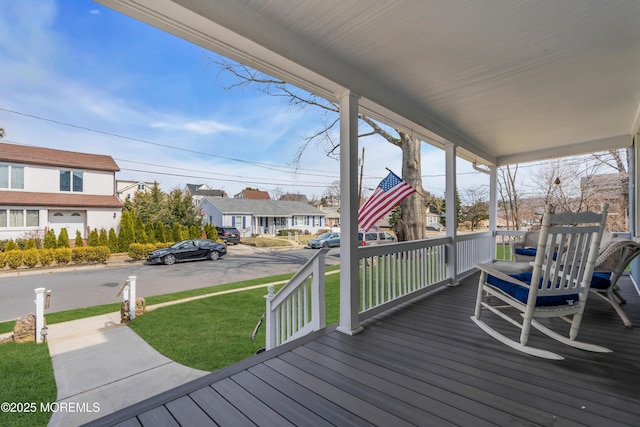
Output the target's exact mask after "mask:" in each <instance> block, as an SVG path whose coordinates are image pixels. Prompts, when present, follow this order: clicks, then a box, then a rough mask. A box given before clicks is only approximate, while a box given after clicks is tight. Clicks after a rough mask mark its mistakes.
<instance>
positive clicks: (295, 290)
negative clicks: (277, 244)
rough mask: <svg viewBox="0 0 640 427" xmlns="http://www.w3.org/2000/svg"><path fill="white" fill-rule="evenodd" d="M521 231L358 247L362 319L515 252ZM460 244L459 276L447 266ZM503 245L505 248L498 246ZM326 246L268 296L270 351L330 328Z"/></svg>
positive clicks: (360, 314)
mask: <svg viewBox="0 0 640 427" xmlns="http://www.w3.org/2000/svg"><path fill="white" fill-rule="evenodd" d="M522 234H523V232H520V231H506V232H505V231H500V232H499V233H497V236H496V235H493V234H492V233H490V232H484V233H469V234H464V235H459V236H457V237H456V242H455V243H453V242H452V239H451V237H442V238H437V239H427V240H417V241H411V242H401V243H391V244H385V245H377V246H365V247H359V248H358V259H359V264H358V265H359V276H360V280H359V289H358V293H359V309H358V321H360V322H361V321H363V320H365V319H368V318H370V317H372V316H375V315H376V314H378V313H381V312H383V311H386V310H389V309H391V308H393V307H395V306H397V305H399V304H402V303H404V302H406V301H408V300H410V299H413V298H415V297H417V296H419V295H421V294H423V293H426V292H429V291H430V290H432V289H434V288H436V287H438V286H441V285H445V284H449V283H453V282H454V281H456V280H457V279H458V278H459V277H462V276H465V275H466V274H469V273H471V272H473V271H475V265H476V264H477V263H482V262H487V261H491V260H492V259H493V257H494V254H495V253H496V252H498V253H501V254H507V255H509V254H510V252H509V241H510V240H511V239H516V238H518V236H520V235H522ZM452 244H454V245H455V252H456V254H457V255H456V273H455V274H456V277H451V276H450V275H449V274H448V270H447V262H448V260H447V257H446V254H447V248H448V246H450V245H452ZM497 245H498V246H499V245H502V246H503V250H502V251H500V250H496V249H498V246H497ZM327 251H328V249H321V250H320V251H319V252H318V253H316V254H315V255H314V256H313V257H312V258H311V259H310V260H309V261H308V262H307V263H306V264H305V266H304V267H302V269H301V270H300V271H299V272H298V273H297V274H296V275H295V276H294V277H293V278H292V279H291V280H290V281H289V282H288V283H287V284H286V285H285V286H283V287H282V289H280V291H279V292H278V293H277V294H275V295H274V294H273V289H272V288H271V289H270V291H269V295H267V315H266V324H267V343H266V347H267V349H271V348H274V347H277V346H278V345H281V344H283V343H285V342H287V341H291V340H293V339H296V338H298V337H301V336H304V335H306V334H308V333H310V332H313V331H316V330H319V329H321V328H323V327H324V326H325V296H324V295H325V291H324V275H325V271H324V257H325V254H326V252H327Z"/></svg>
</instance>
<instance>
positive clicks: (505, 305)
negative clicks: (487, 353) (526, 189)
mask: <svg viewBox="0 0 640 427" xmlns="http://www.w3.org/2000/svg"><path fill="white" fill-rule="evenodd" d="M607 209H608V205H606V204H603V205H602V210H601V212H600V213H593V212H582V213H578V214H574V213H558V214H554V213H552V211H551V206H550V205H547V206H546V208H545V213H544V216H543V219H542V227H541V229H540V235H539V238H538V245H537V250H536V257H535V261H534V262H533V270H532V271H525V272H521V273H517V274H511V275H507V274H505V273H503V272H501V271H500V270H498V269H496V268H494V266H492V265H491V264H478V265H477V267H478V268H479V269H480V272H481V273H480V281H479V283H478V295H477V300H476V305H475V313H474V316H472V317H471V319H472V320H473V321H474V322H475V323H476V324H477V325H478V326H479V327H480V328H481V329H482V330H484V331H485V332H486V333H488V334H489V335H491V336H492V337H493V338H495V339H497V340H498V341H500V342H502V343H503V344H506V345H508V346H509V347H511V348H514V349H516V350H519V351H522V352H524V353H527V354H530V355H533V356H538V357H543V358H547V359H556V360H561V359H564V358H563V357H562V356H560V355H559V354H556V353H553V352H551V351H547V350H542V349H538V348H534V347H530V346H527V342H528V339H529V332H530V330H531V327H532V326H533V327H534V328H536V329H537V330H539V331H540V332H542V333H544V334H545V335H547V336H549V337H551V338H553V339H555V340H557V341H560V342H562V343H564V344H567V345H570V346H572V347H576V348H579V349H582V350H588V351H594V352H603V353H606V352H610V351H611V350H609V349H607V348H604V347H601V346H597V345H594V344H588V343H584V342H580V341H577V340H576V337H577V335H578V330H579V328H580V322H581V321H582V314H583V311H584V307H585V304H586V301H587V297H588V294H589V288H590V284H591V278H592V275H593V270H594V265H595V261H596V257H597V256H598V248H599V246H600V240H601V238H602V233H603V231H604V224H605V220H606V218H607ZM484 310H488V311H490V312H492V313H494V314H496V315H498V316H499V317H500V318H502V319H504V320H507V321H508V322H509V323H511V324H512V325H514V326H516V327H518V328H519V329H520V341H519V342H518V341H516V340H513V339H511V338H509V337H507V336H505V335H503V334H501V333H500V332H498V331H497V330H496V329H494V328H492V327H491V326H489V325H488V324H487V323H486V322H485V321H484V320H483V319H482V317H481V315H482V313H483V311H484ZM508 310H516V311H518V312H519V313H518V314H519V315H520V316H519V317H521V318H522V320H520V319H519V317H517V318H514V317H515V316H511V315H509V314H508ZM553 317H559V318H561V319H563V320H566V321H567V322H569V323H570V324H571V327H570V331H569V336H568V337H567V336H565V335H562V334H559V333H557V332H555V331H553V330H551V329H549V328H547V327H546V326H544V325H542V324H541V323H540V322H538V321H537V320H536V318H553Z"/></svg>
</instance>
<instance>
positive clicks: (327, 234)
mask: <svg viewBox="0 0 640 427" xmlns="http://www.w3.org/2000/svg"><path fill="white" fill-rule="evenodd" d="M329 237H331V233H323V234H321V235H320V236H318V239H328V238H329Z"/></svg>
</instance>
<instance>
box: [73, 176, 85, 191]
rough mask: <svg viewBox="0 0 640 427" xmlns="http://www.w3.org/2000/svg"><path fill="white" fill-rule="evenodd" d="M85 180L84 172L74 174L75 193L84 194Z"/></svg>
mask: <svg viewBox="0 0 640 427" xmlns="http://www.w3.org/2000/svg"><path fill="white" fill-rule="evenodd" d="M83 178H84V174H83V173H82V172H74V173H73V191H77V192H80V193H81V192H82V189H83V185H82V183H83Z"/></svg>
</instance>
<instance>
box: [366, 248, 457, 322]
mask: <svg viewBox="0 0 640 427" xmlns="http://www.w3.org/2000/svg"><path fill="white" fill-rule="evenodd" d="M448 242H450V238H447V237H445V238H440V239H431V240H417V241H411V242H402V243H396V244H386V245H378V246H367V247H360V248H358V258H359V266H360V310H359V320H360V321H362V320H364V319H367V318H369V317H371V316H374V315H375V314H377V313H379V312H381V311H384V310H388V309H389V308H391V307H393V306H395V305H398V304H401V303H403V302H405V301H407V300H408V299H411V298H415V297H416V296H417V295H419V293H422V292H424V291H425V290H426V289H427V288H429V287H432V286H433V285H438V284H444V283H446V282H447V281H448V278H447V268H446V266H447V262H446V255H445V254H446V246H447V243H448Z"/></svg>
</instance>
